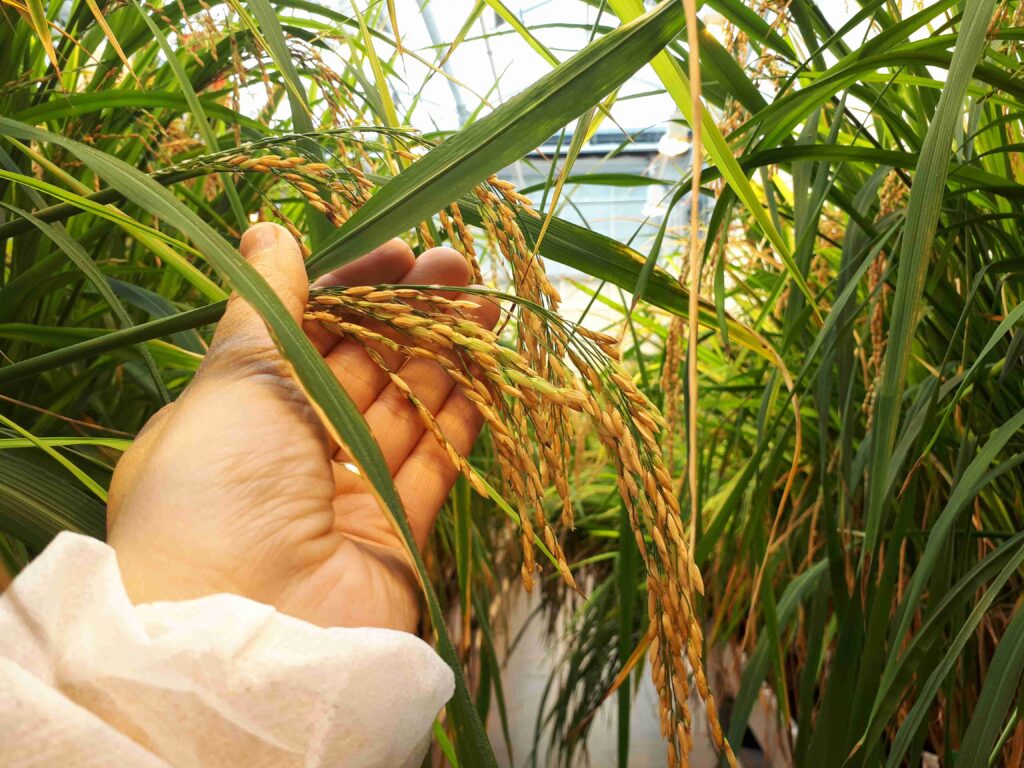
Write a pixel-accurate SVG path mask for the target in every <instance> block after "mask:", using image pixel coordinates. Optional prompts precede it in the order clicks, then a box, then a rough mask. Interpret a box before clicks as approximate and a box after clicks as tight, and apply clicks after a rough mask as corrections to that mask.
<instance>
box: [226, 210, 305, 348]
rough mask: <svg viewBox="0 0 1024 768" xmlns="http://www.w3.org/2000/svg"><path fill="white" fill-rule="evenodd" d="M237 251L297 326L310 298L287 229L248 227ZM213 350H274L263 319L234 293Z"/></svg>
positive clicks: (299, 255) (298, 255) (268, 225)
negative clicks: (274, 295)
mask: <svg viewBox="0 0 1024 768" xmlns="http://www.w3.org/2000/svg"><path fill="white" fill-rule="evenodd" d="M239 250H240V251H241V253H242V256H244V257H245V259H246V261H248V262H249V263H250V264H251V265H252V266H253V267H254V268H255V269H256V271H257V272H259V273H260V275H261V276H262V277H263V279H264V280H266V281H267V283H268V284H269V285H270V287H271V289H272V290H273V291H274V293H276V294H277V297H278V298H279V299H280V300H281V302H282V303H283V304H284V306H285V309H287V310H288V314H290V315H291V316H292V319H293V320H295V322H297V323H301V322H302V315H303V312H304V311H305V307H306V299H307V297H308V295H309V280H308V278H307V277H306V265H305V264H304V263H303V261H302V253H301V251H300V250H299V244H298V243H296V242H295V238H294V237H292V236H291V234H290V233H289V232H288V230H287V229H285V228H284V227H282V226H279V225H277V224H273V223H270V222H262V223H260V224H256V225H255V226H253V227H250V228H249V229H248V230H247V231H246V232H245V234H244V235H242V241H241V243H240V244H239ZM212 346H213V349H211V352H212V351H214V350H215V349H216V348H217V347H227V348H229V349H232V350H241V351H243V353H244V352H250V351H251V352H257V353H258V352H262V351H265V349H266V348H269V347H273V342H272V341H271V339H270V333H269V332H268V330H267V327H266V325H265V323H264V322H263V318H262V317H260V315H259V313H258V312H257V311H256V310H255V309H253V307H252V306H251V305H250V304H249V303H248V302H247V301H245V300H244V299H243V298H242V297H241V296H239V295H238V294H237V293H233V294H231V298H230V299H229V300H228V306H227V310H226V311H225V312H224V317H223V318H221V321H220V323H219V324H218V325H217V331H216V333H215V334H214V337H213V345H212Z"/></svg>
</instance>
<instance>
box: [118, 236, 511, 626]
mask: <svg viewBox="0 0 1024 768" xmlns="http://www.w3.org/2000/svg"><path fill="white" fill-rule="evenodd" d="M240 248H241V252H242V254H243V255H244V256H245V258H246V259H247V260H248V261H249V263H250V264H252V266H253V267H255V268H256V269H257V270H258V271H259V272H260V273H261V274H262V275H263V277H264V278H265V279H266V280H267V282H268V283H269V284H270V286H271V287H272V288H273V289H274V291H275V292H276V293H277V295H278V296H279V297H280V298H281V300H282V301H283V302H284V305H285V307H287V309H288V310H289V311H290V312H291V313H292V315H293V317H294V318H295V319H296V321H299V322H302V313H303V309H304V307H305V303H306V297H307V293H308V284H307V277H306V271H305V266H304V264H303V262H302V257H301V255H300V253H299V249H298V246H297V244H296V243H295V240H294V239H293V238H292V236H291V235H290V234H289V233H288V232H287V230H285V229H284V228H282V227H279V226H277V225H275V224H266V223H265V224H258V225H256V226H254V227H253V228H251V229H250V230H249V231H248V232H246V233H245V235H244V236H243V237H242V241H241V246H240ZM468 279H469V270H468V267H467V265H466V262H465V259H464V258H463V257H462V256H461V255H460V254H459V253H457V252H456V251H453V250H451V249H448V248H432V249H430V250H428V251H425V252H424V253H423V254H422V255H420V257H419V258H415V257H414V256H413V253H412V251H411V250H410V248H409V246H407V245H406V244H405V243H403V242H402V241H400V240H392V241H390V242H388V243H386V244H384V245H383V246H381V247H380V248H377V249H376V250H374V251H372V252H371V253H369V254H367V255H366V256H364V257H362V258H361V259H358V260H356V261H354V262H352V263H350V264H348V265H346V266H344V267H342V268H341V269H339V270H337V271H336V272H333V273H331V274H329V275H327V276H325V277H323V278H321V279H320V280H319V281H318V283H317V284H318V285H332V284H337V285H370V284H378V283H408V284H430V285H436V284H440V285H450V286H464V285H466V284H467V281H468ZM446 295H449V296H450V295H451V293H447V294H446ZM458 298H460V299H471V300H473V301H475V302H476V303H477V305H478V307H479V309H478V310H477V311H476V312H475V313H473V319H474V320H476V321H477V322H479V323H481V324H482V325H486V326H488V327H493V326H494V325H495V323H496V322H497V320H498V315H499V309H498V307H497V306H496V305H495V304H493V303H491V302H489V301H487V300H485V299H479V298H474V297H472V296H469V295H467V294H459V295H458ZM371 327H374V326H371ZM303 328H304V330H305V332H306V334H307V336H308V337H309V338H310V340H311V341H312V342H313V344H314V345H315V346H316V348H317V349H318V350H319V351H320V353H321V354H322V355H323V356H324V358H325V360H326V361H327V364H328V366H329V367H330V368H331V370H332V371H333V372H334V374H335V375H336V376H337V377H338V381H339V382H341V384H342V386H344V388H345V389H346V391H347V392H348V394H349V395H350V396H351V397H352V399H353V401H354V402H355V404H356V405H357V407H359V408H360V409H361V410H362V412H363V415H364V416H365V417H366V420H367V422H368V424H369V425H370V429H371V430H372V432H373V434H374V436H375V437H376V438H377V441H378V442H379V443H380V447H381V450H382V452H383V454H384V457H385V459H386V460H387V463H388V466H389V469H390V470H391V473H392V476H393V478H394V481H395V486H396V488H397V489H398V492H399V494H400V496H401V498H402V501H403V503H404V505H405V509H406V513H407V514H408V517H409V520H410V523H411V525H412V528H413V531H414V533H415V535H416V538H417V540H418V542H419V543H420V544H421V545H422V544H423V543H424V542H425V540H426V538H427V536H428V534H429V532H430V529H431V527H432V526H433V524H434V520H435V518H436V517H437V513H438V511H439V510H440V508H441V505H442V504H443V503H444V500H445V499H446V498H447V495H448V492H449V491H450V490H451V487H452V484H453V483H454V482H455V478H456V474H457V472H456V469H455V468H454V467H453V466H452V464H451V462H450V461H449V459H448V457H447V456H446V455H445V452H444V450H443V449H442V448H440V446H438V444H437V443H436V441H435V440H434V438H433V436H432V435H431V434H430V433H429V432H426V431H425V430H424V427H423V424H422V422H421V420H420V418H419V416H418V415H417V413H416V411H415V409H414V407H413V406H412V405H411V404H410V403H409V402H408V401H407V400H406V399H405V397H404V396H403V395H402V394H401V393H400V392H399V391H398V390H397V389H396V388H395V386H394V385H393V384H392V383H391V382H390V381H389V380H388V378H387V376H386V374H385V373H384V372H382V371H381V370H380V368H379V367H378V366H377V365H376V364H375V363H374V362H373V361H372V360H371V359H370V357H369V356H368V355H367V354H366V352H365V350H363V349H362V347H361V346H360V345H359V344H358V343H357V342H355V341H353V340H351V339H341V338H339V337H338V336H336V335H334V334H332V333H331V332H330V331H328V330H326V329H324V328H322V327H321V326H319V325H318V324H315V323H308V322H306V323H304V324H303ZM375 329H376V330H381V328H379V327H375ZM377 351H378V352H379V353H380V354H381V355H382V356H384V358H385V360H386V361H387V363H388V364H389V366H390V367H391V368H392V370H396V369H399V368H400V372H401V375H402V378H403V379H405V381H406V382H407V383H408V384H409V386H410V387H411V388H412V390H413V392H414V393H415V394H416V395H417V397H418V398H419V399H420V400H421V402H423V403H424V404H425V405H426V406H427V407H428V408H430V410H431V411H432V412H433V413H434V414H435V415H436V418H437V421H438V424H439V425H440V426H441V428H442V429H443V430H444V432H445V434H446V435H447V436H448V438H449V440H451V442H452V443H453V444H454V446H455V447H456V448H457V449H458V450H459V451H460V452H463V453H465V452H468V450H469V449H470V447H471V446H472V444H473V441H474V440H475V439H476V436H477V433H478V432H479V430H480V426H481V421H480V417H479V414H478V413H477V412H476V410H475V409H474V407H473V406H472V404H471V403H470V402H469V401H468V400H467V399H466V398H465V396H464V395H462V393H461V392H460V391H459V390H458V388H456V387H454V385H453V382H452V380H451V379H450V378H449V377H448V376H447V375H446V374H445V373H444V371H443V370H442V369H441V367H440V366H439V365H437V363H434V362H432V361H425V360H419V359H416V360H402V359H401V358H400V357H399V356H398V354H397V353H395V352H393V351H391V350H387V349H384V348H378V350H377ZM107 528H108V541H109V543H110V544H111V546H113V547H114V549H115V551H116V552H117V557H118V562H119V564H120V567H121V572H122V575H123V578H124V582H125V587H126V588H127V590H128V594H129V596H130V597H131V599H132V600H133V601H134V602H136V603H143V602H153V601H157V600H183V599H189V598H195V597H201V596H203V595H209V594H214V593H218V592H229V593H233V594H238V595H242V596H244V597H248V598H251V599H253V600H258V601H260V602H262V603H266V604H268V605H272V606H274V607H275V608H277V609H278V610H279V611H281V612H282V613H286V614H289V615H292V616H295V617H298V618H300V619H304V620H306V621H310V622H313V623H314V624H318V625H320V626H325V627H330V626H372V627H388V628H393V629H400V630H405V631H414V630H415V628H416V625H417V622H418V620H419V587H418V585H417V583H416V579H415V576H414V574H413V572H412V570H411V568H410V566H409V564H408V560H407V558H406V555H405V554H404V551H403V549H402V545H401V542H400V539H399V538H398V536H397V535H396V534H395V532H394V531H393V530H392V528H391V525H390V524H389V523H388V521H387V519H386V518H385V517H384V515H383V514H382V512H381V511H380V509H379V507H378V505H377V502H376V500H375V499H374V497H373V496H372V495H371V494H370V493H369V491H368V489H367V486H366V484H365V481H364V480H363V479H362V478H361V477H360V476H359V475H358V474H356V473H355V472H353V471H352V470H351V469H349V468H348V467H347V466H346V461H345V456H344V454H343V452H342V451H340V450H339V448H338V446H337V445H336V444H334V443H332V442H331V440H330V439H329V438H328V435H327V433H326V431H325V430H324V428H323V427H322V425H321V424H320V421H319V419H318V418H317V416H316V415H315V413H314V412H313V409H312V408H311V407H310V405H309V403H308V401H307V400H306V397H305V395H303V394H302V392H301V391H300V390H299V388H298V386H297V385H296V383H295V381H294V380H293V379H292V377H291V374H290V373H289V372H288V369H287V367H286V365H285V363H284V361H283V360H282V358H281V357H280V355H279V353H278V351H277V349H276V347H275V346H274V344H273V342H272V341H271V338H270V335H269V334H268V332H267V329H266V326H265V325H264V324H263V321H262V320H261V319H260V317H259V316H258V315H257V314H256V312H255V311H254V310H253V309H252V308H251V307H249V306H248V305H247V304H246V303H245V302H244V301H242V300H241V299H239V298H237V297H235V296H233V297H232V298H231V300H230V302H229V303H228V309H227V311H226V312H225V314H224V317H223V319H222V320H221V322H220V324H219V325H218V327H217V330H216V332H215V334H214V338H213V343H212V344H211V346H210V350H209V353H208V354H207V355H206V359H205V360H204V361H203V364H202V366H201V367H200V369H199V372H198V373H197V375H196V377H195V379H194V380H193V382H192V383H191V384H190V385H189V386H188V388H187V389H186V390H185V391H184V392H183V393H182V395H181V396H180V397H179V398H178V400H177V401H176V402H174V403H173V404H171V405H169V406H166V407H165V408H164V409H162V410H161V411H160V412H159V413H157V414H156V415H155V416H153V418H152V419H150V421H149V422H148V423H147V424H146V426H145V427H144V428H143V430H142V432H141V433H140V434H139V436H138V439H137V440H136V441H135V442H134V444H133V445H132V447H131V448H130V449H129V450H128V451H127V452H126V453H125V454H124V456H123V457H122V459H121V461H120V463H119V464H118V466H117V470H116V472H115V473H114V478H113V482H112V484H111V489H110V501H109V506H108V522H107Z"/></svg>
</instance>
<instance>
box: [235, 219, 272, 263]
mask: <svg viewBox="0 0 1024 768" xmlns="http://www.w3.org/2000/svg"><path fill="white" fill-rule="evenodd" d="M279 230H280V228H279V227H278V226H277V225H276V224H273V223H271V222H269V221H263V222H260V223H259V224H257V225H256V226H254V227H250V228H249V229H248V230H247V231H246V233H245V234H244V235H242V251H243V252H244V253H245V254H247V255H248V254H251V253H259V252H260V251H269V250H272V249H274V248H275V247H277V243H278V232H279Z"/></svg>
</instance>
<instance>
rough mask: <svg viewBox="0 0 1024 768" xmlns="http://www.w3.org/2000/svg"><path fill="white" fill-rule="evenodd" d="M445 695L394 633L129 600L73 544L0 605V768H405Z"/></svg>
mask: <svg viewBox="0 0 1024 768" xmlns="http://www.w3.org/2000/svg"><path fill="white" fill-rule="evenodd" d="M452 689H453V682H452V674H451V670H449V669H448V667H447V666H446V665H445V664H444V662H442V661H441V659H440V657H438V656H437V654H436V653H435V652H434V651H433V649H431V648H430V646H429V645H427V644H426V643H424V642H423V641H422V640H420V639H419V638H417V637H415V636H414V635H410V634H407V633H405V632H396V631H392V630H385V629H341V628H334V629H322V628H320V627H316V626H314V625H312V624H308V623H306V622H304V621H300V620H299V619H295V618H292V617H290V616H285V615H283V614H280V613H277V612H276V611H275V610H274V609H273V608H271V607H269V606H266V605H262V604H260V603H256V602H254V601H252V600H247V599H245V598H242V597H237V596H235V595H212V596H210V597H204V598H200V599H198V600H187V601H182V602H167V603H150V604H146V605H138V606H136V605H132V603H131V602H130V601H129V599H128V596H127V594H126V593H125V590H124V586H123V584H122V582H121V574H120V571H119V570H118V566H117V559H116V556H115V554H114V551H113V550H112V549H111V548H110V547H108V546H107V545H106V544H103V543H101V542H99V541H96V540H94V539H90V538H87V537H85V536H79V535H76V534H71V533H62V534H60V535H59V536H58V537H57V538H56V539H55V540H54V541H53V542H52V543H51V544H50V546H49V547H47V549H46V551H45V552H44V553H43V554H42V555H40V556H39V557H38V558H36V560H35V561H34V562H33V563H32V564H31V565H29V566H28V567H27V568H26V569H25V570H24V571H23V572H22V573H21V575H19V576H18V578H17V579H15V580H14V582H13V584H12V585H11V586H10V587H9V588H8V589H7V590H6V592H5V593H4V594H3V596H2V597H0V765H2V766H4V767H5V768H29V767H30V766H31V767H32V768H35V767H36V766H72V765H73V766H82V767H83V768H91V767H92V766H97V768H98V767H99V766H132V767H133V768H135V767H136V766H138V767H139V768H150V766H154V767H156V766H188V767H189V768H193V767H194V766H195V767H201V768H207V767H212V766H247V768H260V767H261V766H268V767H269V766H274V768H287V766H305V767H306V768H314V767H318V766H332V767H333V766H340V765H344V766H346V768H371V767H376V766H380V767H381V768H385V767H386V768H395V767H397V766H403V767H404V766H409V768H414V766H418V765H419V764H420V761H421V760H422V759H423V755H424V753H425V751H426V748H427V746H428V744H429V741H430V731H431V725H432V723H433V721H434V718H435V717H436V715H437V713H438V711H439V710H440V709H441V707H442V706H443V705H444V703H445V701H447V700H448V698H449V697H450V696H451V694H452Z"/></svg>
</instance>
